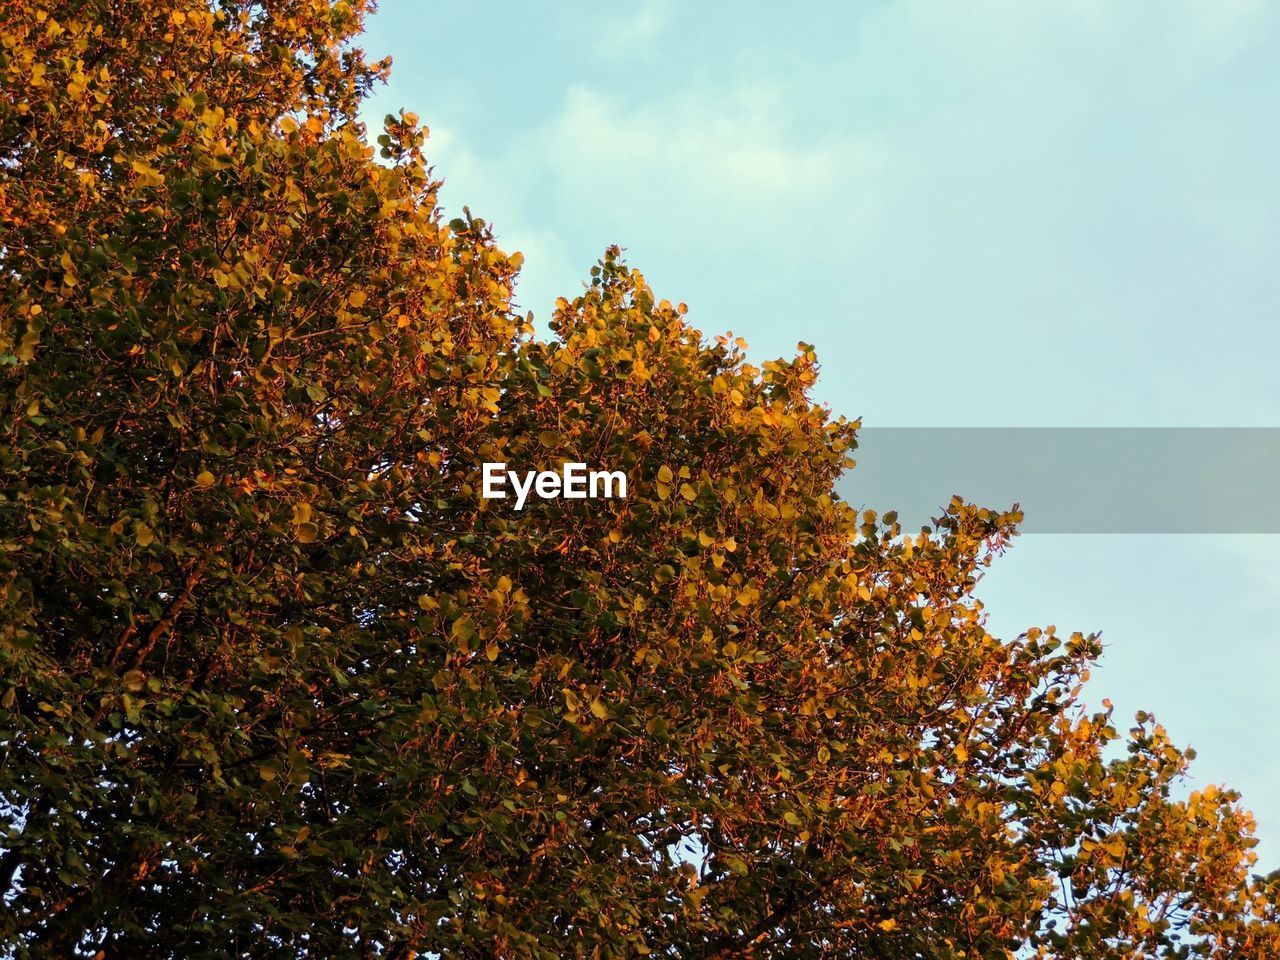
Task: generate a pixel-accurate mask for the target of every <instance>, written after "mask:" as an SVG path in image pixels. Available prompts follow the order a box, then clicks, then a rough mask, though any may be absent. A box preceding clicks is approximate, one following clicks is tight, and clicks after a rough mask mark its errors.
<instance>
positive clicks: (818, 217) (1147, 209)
mask: <svg viewBox="0 0 1280 960" xmlns="http://www.w3.org/2000/svg"><path fill="white" fill-rule="evenodd" d="M365 45H366V48H367V49H368V51H369V52H370V53H371V54H376V55H382V54H387V53H389V54H391V55H392V56H393V58H394V60H395V67H394V70H393V76H392V81H391V84H390V86H389V87H388V88H385V89H383V90H381V91H380V92H379V94H378V96H377V98H376V102H375V104H374V110H373V111H371V114H370V116H371V119H373V118H376V117H378V116H380V115H381V114H382V113H386V112H393V111H394V110H396V109H398V108H399V107H401V106H403V107H405V108H406V109H410V110H414V111H416V112H417V113H419V114H420V115H421V116H422V117H423V119H424V120H425V121H426V122H427V123H428V124H429V126H430V127H431V131H432V136H431V139H430V141H429V154H430V156H431V157H432V159H433V161H434V163H435V164H436V166H437V172H438V173H439V174H440V175H441V176H443V177H444V178H445V181H446V187H445V190H444V199H445V202H446V204H447V205H449V206H450V207H451V208H452V209H457V208H458V207H460V206H461V204H463V203H466V204H469V205H470V206H471V208H472V210H473V211H474V212H475V213H476V214H478V215H481V216H484V217H485V218H486V219H488V220H491V221H492V222H493V223H494V224H495V225H496V228H497V231H498V234H499V237H500V240H501V242H502V244H503V246H504V247H506V248H508V249H518V250H521V251H523V252H524V254H525V255H526V265H525V267H524V271H523V273H524V279H523V281H522V283H521V287H520V289H519V291H518V298H519V300H520V302H521V304H522V306H524V307H526V308H528V309H531V310H533V311H534V312H535V313H536V314H537V315H539V316H545V314H546V312H547V309H548V307H549V305H550V304H551V303H552V302H553V301H554V299H555V297H556V296H559V295H561V294H570V295H571V294H572V293H573V292H575V291H576V290H578V289H580V288H581V283H582V280H583V278H584V277H586V275H587V270H588V269H589V267H590V265H591V263H592V262H593V261H594V260H595V258H596V257H597V256H599V254H600V252H601V250H602V249H603V248H604V247H605V246H606V245H607V244H609V243H620V244H622V245H623V246H624V247H626V248H627V249H628V251H629V257H630V259H631V261H632V263H633V264H635V265H636V266H638V267H639V268H640V269H641V270H642V271H643V272H644V273H645V274H646V276H647V277H648V278H649V279H650V281H651V282H652V284H653V285H654V286H655V288H656V289H657V291H658V293H659V294H660V295H661V296H666V297H669V298H670V299H672V300H683V301H685V302H687V303H688V304H689V306H690V308H691V319H692V321H693V322H694V324H695V325H696V326H698V327H699V328H700V329H702V330H703V331H704V332H707V333H718V332H723V331H724V330H730V329H731V330H733V331H734V332H735V333H736V334H740V335H743V336H745V337H746V338H747V339H748V340H749V341H750V343H751V346H752V350H751V352H752V354H753V356H754V357H755V358H756V359H757V360H762V359H767V358H769V357H773V356H777V355H779V354H789V353H790V352H791V351H792V349H793V347H794V344H795V342H796V340H798V339H803V340H806V341H808V342H810V343H813V344H815V345H816V346H817V348H818V355H819V358H820V360H822V361H823V373H822V376H821V379H820V383H819V387H818V391H817V393H818V397H819V398H820V399H821V400H823V401H824V402H827V403H829V404H830V405H831V407H832V408H833V409H834V410H835V411H837V412H839V413H843V414H847V415H849V416H862V417H863V418H864V420H865V422H866V423H868V424H874V425H877V426H905V425H920V426H965V425H971V426H997V425H1015V426H1038V425H1046V426H1048V425H1065V426H1079V425H1099V426H1102V425H1110V426H1119V425H1124V426H1147V425H1150V426H1173V425H1178V426H1280V377H1278V376H1277V373H1276V360H1277V353H1278V348H1280V323H1277V322H1276V321H1277V307H1280V269H1277V254H1278V253H1280V174H1277V171H1280V122H1278V121H1280V5H1277V4H1274V3H1271V2H1269V0H1159V2H1157V0H1070V2H1067V0H1062V2H1044V3H1034V4H1033V3H1025V2H1022V0H967V2H958V0H914V2H896V0H894V2H874V3H850V2H847V0H846V2H821V3H809V4H804V5H800V4H776V3H768V4H765V3H753V2H742V0H739V2H734V3H728V2H704V3H699V4H677V3H674V2H670V3H668V2H649V3H644V2H639V3H629V4H626V3H612V4H601V3H583V2H577V0H570V2H555V3H552V2H528V0H526V2H521V3H516V2H507V0H501V2H497V0H494V2H489V3H486V4H483V5H476V4H458V3H453V4H444V3H422V2H415V0H382V4H381V11H380V13H379V14H378V15H377V16H376V17H375V18H374V20H373V21H372V23H371V28H370V31H369V35H368V37H367V40H366V44H365ZM885 506H886V507H887V506H892V505H888V504H886V505H885ZM981 593H982V595H983V597H984V598H985V599H986V600H987V601H988V602H989V604H990V607H991V622H992V624H993V626H994V627H995V628H996V629H997V631H1001V632H1005V633H1015V632H1018V631H1019V630H1021V629H1023V628H1024V627H1026V626H1029V625H1032V624H1040V625H1043V624H1047V623H1056V624H1057V625H1058V626H1059V628H1060V629H1066V630H1073V629H1083V630H1090V629H1102V630H1103V631H1104V636H1105V638H1106V639H1107V641H1108V643H1109V650H1108V653H1107V656H1106V659H1105V661H1104V664H1103V668H1102V669H1101V670H1099V671H1098V672H1097V673H1096V674H1095V680H1094V682H1093V684H1092V688H1093V692H1092V694H1091V699H1092V701H1093V702H1094V703H1095V704H1096V703H1097V702H1098V701H1100V700H1101V699H1102V698H1103V697H1108V696H1109V697H1110V698H1111V699H1112V700H1113V701H1115V703H1116V706H1117V712H1118V713H1119V714H1122V717H1121V719H1122V721H1123V720H1125V719H1127V717H1130V716H1132V713H1133V711H1134V710H1136V709H1138V708H1139V707H1144V708H1148V709H1151V710H1152V711H1153V712H1155V713H1156V715H1157V716H1158V717H1159V719H1160V720H1161V721H1162V722H1164V723H1165V724H1166V726H1167V727H1169V729H1170V732H1171V733H1172V735H1173V737H1174V738H1175V739H1176V740H1177V741H1179V742H1183V743H1191V744H1192V745H1194V746H1195V747H1196V748H1197V750H1198V751H1199V754H1200V757H1199V759H1198V760H1197V762H1196V769H1197V771H1198V773H1199V775H1200V779H1202V780H1207V781H1217V782H1227V783H1230V784H1231V785H1234V786H1236V787H1238V788H1240V789H1242V790H1243V791H1244V792H1245V795H1246V796H1245V799H1246V802H1247V803H1248V804H1249V805H1250V806H1252V808H1253V809H1254V810H1255V812H1257V814H1258V816H1259V821H1260V824H1261V830H1260V832H1261V834H1262V836H1263V839H1264V845H1263V848H1262V849H1263V853H1264V856H1265V857H1266V865H1267V866H1268V867H1274V866H1277V865H1280V764H1278V763H1277V761H1275V760H1274V759H1273V758H1274V756H1275V754H1276V751H1275V744H1276V743H1277V741H1280V711H1278V710H1276V706H1277V703H1278V702H1280V646H1278V645H1277V639H1278V638H1280V603H1278V602H1277V601H1278V600H1280V537H1265V536H1257V537H1246V536H1238V537H1213V536H1192V537H1188V536H1141V537H1123V536H1084V535H1075V536H1049V535H1035V536H1027V537H1023V538H1022V539H1021V540H1020V541H1018V542H1017V544H1016V546H1015V548H1014V549H1013V551H1012V552H1010V553H1009V554H1007V555H1006V556H1005V557H1004V558H1003V559H1002V560H1001V561H1000V562H999V563H998V564H997V565H996V566H995V567H994V568H993V570H992V572H991V574H990V575H989V577H988V579H987V580H986V581H985V582H984V584H983V585H982V589H981Z"/></svg>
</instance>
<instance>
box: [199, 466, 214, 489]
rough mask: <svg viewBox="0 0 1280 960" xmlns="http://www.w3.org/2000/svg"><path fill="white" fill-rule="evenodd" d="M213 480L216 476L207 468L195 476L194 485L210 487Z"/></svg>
mask: <svg viewBox="0 0 1280 960" xmlns="http://www.w3.org/2000/svg"><path fill="white" fill-rule="evenodd" d="M215 481H216V478H215V477H214V475H213V474H212V473H210V472H209V471H208V470H201V471H200V473H199V474H198V475H197V476H196V486H198V487H212V486H213V485H214V483H215Z"/></svg>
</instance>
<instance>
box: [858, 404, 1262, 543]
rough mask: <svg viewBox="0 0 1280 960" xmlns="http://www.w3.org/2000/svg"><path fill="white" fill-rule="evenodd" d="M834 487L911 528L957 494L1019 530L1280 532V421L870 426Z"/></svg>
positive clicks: (1028, 531) (931, 516) (1066, 531)
mask: <svg viewBox="0 0 1280 960" xmlns="http://www.w3.org/2000/svg"><path fill="white" fill-rule="evenodd" d="M856 456H857V460H858V465H857V467H856V469H854V470H852V471H850V472H849V473H848V474H846V475H845V476H844V477H843V478H842V479H841V480H840V483H839V485H838V488H837V489H838V490H839V492H840V494H841V495H842V496H843V497H844V498H845V499H846V500H847V501H849V502H850V503H851V504H853V505H854V506H858V507H867V508H871V509H874V510H877V511H879V512H881V513H883V512H885V511H887V510H897V511H898V515H899V519H900V522H901V523H902V527H903V529H904V530H908V531H909V530H913V529H917V528H919V527H920V526H923V525H925V524H928V523H929V522H930V520H931V518H933V517H935V516H938V515H939V514H940V513H941V512H942V509H943V507H944V506H945V505H946V504H947V502H948V501H949V500H950V499H951V497H952V495H954V494H959V495H960V496H961V497H963V498H964V499H965V500H967V501H969V502H971V503H976V504H978V505H979V506H984V507H991V508H1002V509H1003V508H1007V507H1010V506H1012V505H1013V504H1014V503H1017V504H1019V505H1020V506H1021V508H1022V511H1023V513H1024V514H1025V515H1026V519H1025V521H1024V523H1023V525H1022V531H1023V532H1024V533H1280V428H1273V427H936V428H935V427H864V428H863V429H862V430H861V431H860V433H859V442H858V450H857V453H856Z"/></svg>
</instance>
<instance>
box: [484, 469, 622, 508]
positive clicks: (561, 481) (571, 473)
mask: <svg viewBox="0 0 1280 960" xmlns="http://www.w3.org/2000/svg"><path fill="white" fill-rule="evenodd" d="M483 469H484V486H483V487H482V489H481V493H482V496H483V497H484V498H485V499H486V500H505V499H506V496H507V492H506V490H505V489H504V487H505V486H506V485H507V484H508V483H509V484H510V485H511V489H512V490H514V491H515V494H516V509H517V510H523V509H524V504H525V501H526V500H527V499H528V497H529V493H530V492H531V491H532V492H533V493H536V494H537V495H538V496H539V497H541V498H542V499H543V500H556V499H564V500H586V499H588V498H590V499H592V500H599V499H602V498H603V499H605V500H612V499H613V498H614V497H619V498H622V499H626V496H627V475H626V474H625V473H623V472H622V471H621V470H591V471H588V470H587V465H586V464H585V463H566V464H565V465H564V466H563V467H562V468H561V472H560V473H556V472H554V471H552V470H542V471H537V470H530V471H528V472H527V473H525V475H524V477H523V478H522V477H521V476H520V475H519V474H518V473H516V472H515V471H514V470H508V469H507V465H506V464H505V463H486V464H485V465H484V468H483Z"/></svg>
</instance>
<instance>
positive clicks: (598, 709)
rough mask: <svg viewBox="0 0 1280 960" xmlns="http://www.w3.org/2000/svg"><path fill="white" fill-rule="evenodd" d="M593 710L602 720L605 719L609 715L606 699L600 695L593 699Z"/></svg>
mask: <svg viewBox="0 0 1280 960" xmlns="http://www.w3.org/2000/svg"><path fill="white" fill-rule="evenodd" d="M591 712H592V714H594V715H595V716H596V717H598V718H599V719H601V720H605V719H607V718H608V716H609V708H608V707H606V706H605V705H604V701H603V700H601V699H600V698H599V697H596V698H595V699H594V700H592V701H591Z"/></svg>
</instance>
